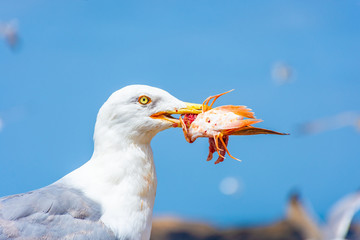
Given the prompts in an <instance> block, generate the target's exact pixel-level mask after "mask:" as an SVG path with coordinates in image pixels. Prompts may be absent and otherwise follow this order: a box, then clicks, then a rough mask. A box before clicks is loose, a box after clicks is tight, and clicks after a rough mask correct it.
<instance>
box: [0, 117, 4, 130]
mask: <svg viewBox="0 0 360 240" xmlns="http://www.w3.org/2000/svg"><path fill="white" fill-rule="evenodd" d="M3 128H4V121H3V120H2V119H1V118H0V132H1V131H2V130H3Z"/></svg>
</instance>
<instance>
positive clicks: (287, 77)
mask: <svg viewBox="0 0 360 240" xmlns="http://www.w3.org/2000/svg"><path fill="white" fill-rule="evenodd" d="M292 75H293V70H292V68H291V67H290V66H289V65H287V64H285V63H283V62H277V63H275V64H274V66H273V67H272V70H271V77H272V79H273V80H274V81H275V82H276V83H277V84H279V85H283V84H286V83H289V82H291V80H292Z"/></svg>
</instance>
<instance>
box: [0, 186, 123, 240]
mask: <svg viewBox="0 0 360 240" xmlns="http://www.w3.org/2000/svg"><path fill="white" fill-rule="evenodd" d="M100 217H101V206H100V205H99V204H97V203H95V202H94V201H92V200H90V199H89V198H87V197H85V196H84V195H83V194H82V193H81V191H79V190H76V189H72V188H70V187H67V186H65V185H62V184H52V185H50V186H47V187H44V188H41V189H39V190H36V191H32V192H28V193H24V194H17V195H13V196H8V197H4V198H0V240H4V239H24V238H26V239H49V240H50V239H77V240H83V239H103V240H105V239H106V240H108V239H116V238H115V236H114V234H113V232H112V231H111V230H110V229H108V228H107V227H106V226H105V225H104V224H103V223H102V222H101V221H100Z"/></svg>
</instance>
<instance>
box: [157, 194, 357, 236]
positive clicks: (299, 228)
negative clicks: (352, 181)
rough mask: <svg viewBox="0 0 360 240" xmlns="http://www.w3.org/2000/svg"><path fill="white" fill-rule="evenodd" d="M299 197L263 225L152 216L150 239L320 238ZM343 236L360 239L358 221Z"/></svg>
mask: <svg viewBox="0 0 360 240" xmlns="http://www.w3.org/2000/svg"><path fill="white" fill-rule="evenodd" d="M299 198H300V197H299V195H298V194H292V195H291V196H290V198H289V201H288V205H287V213H286V216H285V217H284V219H282V220H279V221H275V222H274V223H270V224H266V225H257V226H250V227H249V226H239V227H231V228H218V227H215V226H212V225H210V224H207V223H204V222H196V221H186V220H181V219H179V218H175V217H167V218H157V219H156V218H155V219H154V221H153V229H152V233H151V240H235V239H241V240H304V239H309V240H310V239H313V240H315V239H323V236H322V233H321V229H320V228H319V227H318V225H317V222H316V221H315V219H314V217H313V216H312V215H311V214H310V213H311V212H310V211H309V210H308V209H306V208H305V206H304V204H302V202H301V201H300V199H299ZM346 239H348V240H360V225H359V224H352V225H351V226H350V229H349V232H348V234H347V237H346ZM326 240H328V239H326ZM339 240H340V239H339Z"/></svg>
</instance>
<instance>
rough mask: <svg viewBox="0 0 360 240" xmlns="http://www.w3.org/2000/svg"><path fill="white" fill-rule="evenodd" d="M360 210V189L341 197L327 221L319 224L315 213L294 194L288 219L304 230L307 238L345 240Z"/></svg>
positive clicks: (312, 239) (331, 210)
mask: <svg viewBox="0 0 360 240" xmlns="http://www.w3.org/2000/svg"><path fill="white" fill-rule="evenodd" d="M359 210H360V191H357V192H354V193H351V194H348V195H346V196H345V197H343V198H341V199H340V200H339V201H338V202H336V203H335V204H334V206H333V207H332V208H331V209H330V211H329V213H328V215H327V218H326V222H325V223H323V224H318V221H317V220H316V218H315V217H314V214H313V213H312V212H311V211H309V210H308V209H306V208H305V206H304V205H303V204H302V203H301V202H300V201H299V197H298V196H297V195H294V196H292V197H291V199H290V204H289V208H288V220H289V221H290V222H292V223H293V224H294V225H296V226H297V227H298V228H300V229H301V230H302V232H303V233H304V235H305V237H306V239H309V240H310V239H311V240H344V239H345V237H346V235H347V233H348V231H349V227H350V224H351V221H352V219H353V217H354V215H355V214H356V212H358V211H359Z"/></svg>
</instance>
